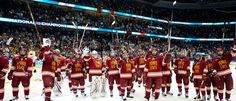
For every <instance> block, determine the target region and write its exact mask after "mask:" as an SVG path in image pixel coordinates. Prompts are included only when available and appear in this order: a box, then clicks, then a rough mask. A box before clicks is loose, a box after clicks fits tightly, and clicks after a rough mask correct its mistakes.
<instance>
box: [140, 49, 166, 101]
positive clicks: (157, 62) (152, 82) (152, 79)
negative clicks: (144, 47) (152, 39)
mask: <svg viewBox="0 0 236 101" xmlns="http://www.w3.org/2000/svg"><path fill="white" fill-rule="evenodd" d="M151 53H152V54H151V55H150V54H149V56H148V60H147V61H146V67H145V68H144V77H145V78H144V80H145V83H146V86H145V87H146V93H145V100H146V101H149V98H150V93H151V90H152V89H153V90H154V98H155V101H157V100H158V98H159V95H160V88H161V84H162V76H163V74H162V59H163V57H162V56H158V55H157V50H156V49H155V48H154V49H153V50H152V52H151Z"/></svg>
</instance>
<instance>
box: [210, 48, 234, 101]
mask: <svg viewBox="0 0 236 101" xmlns="http://www.w3.org/2000/svg"><path fill="white" fill-rule="evenodd" d="M234 48H236V47H235V46H234ZM232 59H233V58H232V55H231V53H230V52H224V49H223V47H218V48H217V57H216V58H215V59H213V67H214V68H215V69H216V72H217V74H216V76H217V78H218V80H217V88H218V94H219V99H220V101H223V93H224V88H225V89H226V92H225V99H226V101H230V95H231V90H232V89H233V78H232V71H231V70H230V67H229V64H230V62H231V61H232Z"/></svg>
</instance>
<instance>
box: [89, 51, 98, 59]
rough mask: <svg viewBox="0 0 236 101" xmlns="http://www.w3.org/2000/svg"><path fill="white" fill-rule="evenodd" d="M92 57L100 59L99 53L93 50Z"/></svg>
mask: <svg viewBox="0 0 236 101" xmlns="http://www.w3.org/2000/svg"><path fill="white" fill-rule="evenodd" d="M90 55H91V56H92V57H94V58H97V57H98V52H97V51H95V50H93V51H92V52H91V53H90Z"/></svg>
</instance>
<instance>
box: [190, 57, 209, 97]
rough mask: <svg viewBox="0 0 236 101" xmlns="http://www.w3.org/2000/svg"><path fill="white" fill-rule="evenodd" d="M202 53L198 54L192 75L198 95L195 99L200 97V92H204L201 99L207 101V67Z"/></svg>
mask: <svg viewBox="0 0 236 101" xmlns="http://www.w3.org/2000/svg"><path fill="white" fill-rule="evenodd" d="M201 58H202V57H201V55H199V54H197V55H196V58H195V61H194V64H193V67H192V75H191V77H190V78H191V79H190V80H191V82H193V83H194V87H195V90H196V97H195V98H194V99H200V98H201V96H200V92H201V94H202V99H201V101H206V96H205V80H204V79H205V77H204V78H203V73H204V72H203V71H204V68H205V67H206V62H205V61H204V60H201Z"/></svg>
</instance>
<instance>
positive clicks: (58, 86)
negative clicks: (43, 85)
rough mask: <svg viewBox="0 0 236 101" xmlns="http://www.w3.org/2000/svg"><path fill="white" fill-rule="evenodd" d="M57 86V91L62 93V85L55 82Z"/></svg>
mask: <svg viewBox="0 0 236 101" xmlns="http://www.w3.org/2000/svg"><path fill="white" fill-rule="evenodd" d="M55 86H56V89H57V91H59V92H60V93H62V91H61V86H60V84H59V83H58V81H57V80H55Z"/></svg>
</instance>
